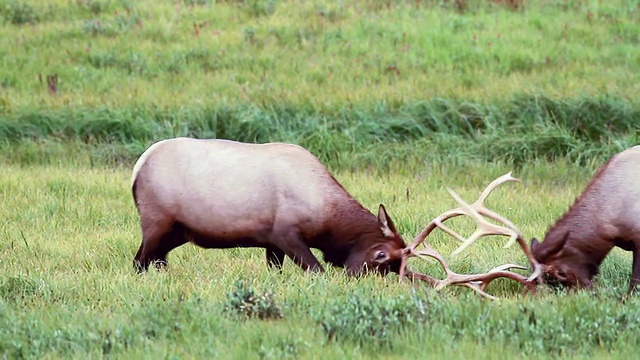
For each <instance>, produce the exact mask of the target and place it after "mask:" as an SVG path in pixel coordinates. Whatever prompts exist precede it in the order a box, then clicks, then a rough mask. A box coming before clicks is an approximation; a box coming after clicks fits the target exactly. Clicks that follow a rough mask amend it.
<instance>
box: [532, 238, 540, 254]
mask: <svg viewBox="0 0 640 360" xmlns="http://www.w3.org/2000/svg"><path fill="white" fill-rule="evenodd" d="M538 246H540V242H539V241H538V239H537V238H535V237H532V238H531V245H530V248H531V251H532V252H535V251H536V249H537V248H538Z"/></svg>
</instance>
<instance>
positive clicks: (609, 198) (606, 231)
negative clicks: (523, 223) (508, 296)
mask: <svg viewBox="0 0 640 360" xmlns="http://www.w3.org/2000/svg"><path fill="white" fill-rule="evenodd" d="M615 246H617V247H619V248H622V249H624V250H627V251H632V252H633V268H632V272H631V281H630V284H629V290H632V289H633V288H634V287H635V286H636V285H638V284H639V283H640V146H635V147H632V148H630V149H627V150H625V151H623V152H621V153H618V154H616V155H614V156H613V157H612V158H611V159H609V161H608V162H607V163H606V164H605V165H604V166H602V167H601V168H600V169H599V170H598V171H597V172H596V174H595V175H594V176H593V178H592V179H591V180H590V181H589V183H588V184H587V186H586V188H585V189H584V191H583V192H582V194H581V195H580V196H578V197H577V198H576V200H575V202H574V203H573V205H572V206H571V207H570V208H569V210H568V211H567V212H566V213H565V214H564V215H563V216H562V217H560V218H559V219H558V220H557V221H556V223H555V224H554V225H553V226H551V227H550V228H549V230H548V231H547V233H546V235H545V237H544V241H543V242H538V240H537V239H536V238H533V239H531V251H532V253H533V255H534V257H535V258H536V260H537V261H538V262H540V263H541V264H542V266H543V272H544V275H545V278H546V280H547V281H548V282H550V283H557V284H560V285H564V286H569V287H587V288H588V287H590V286H591V282H592V279H593V278H594V276H595V275H597V273H598V269H599V267H600V264H601V263H602V261H603V260H604V258H605V257H606V256H607V254H608V253H609V252H610V251H611V250H612V249H613V248H614V247H615Z"/></svg>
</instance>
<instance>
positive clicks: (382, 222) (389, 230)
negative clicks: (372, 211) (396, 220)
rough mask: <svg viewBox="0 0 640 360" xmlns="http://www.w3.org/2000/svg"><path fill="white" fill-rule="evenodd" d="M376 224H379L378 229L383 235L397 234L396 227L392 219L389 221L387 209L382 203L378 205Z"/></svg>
mask: <svg viewBox="0 0 640 360" xmlns="http://www.w3.org/2000/svg"><path fill="white" fill-rule="evenodd" d="M378 225H379V226H380V230H382V234H383V235H384V236H386V237H394V236H397V235H398V232H397V231H396V227H395V226H394V225H393V221H391V218H390V217H389V214H387V210H386V209H385V208H384V205H382V204H380V206H379V207H378Z"/></svg>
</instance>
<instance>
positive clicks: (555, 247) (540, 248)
mask: <svg viewBox="0 0 640 360" xmlns="http://www.w3.org/2000/svg"><path fill="white" fill-rule="evenodd" d="M570 234H571V231H567V232H566V233H564V235H563V236H562V238H561V239H558V240H556V241H553V240H555V239H548V240H545V241H544V242H542V244H541V243H539V242H538V240H537V239H535V238H533V239H531V252H533V254H534V256H535V257H536V259H537V260H538V261H543V260H544V259H545V258H547V257H548V256H549V255H551V254H555V253H557V252H558V251H560V250H562V248H564V244H566V242H567V240H568V239H569V235H570ZM534 240H535V241H534ZM545 244H546V245H547V246H546V247H545ZM534 248H535V249H534ZM536 255H537V256H536Z"/></svg>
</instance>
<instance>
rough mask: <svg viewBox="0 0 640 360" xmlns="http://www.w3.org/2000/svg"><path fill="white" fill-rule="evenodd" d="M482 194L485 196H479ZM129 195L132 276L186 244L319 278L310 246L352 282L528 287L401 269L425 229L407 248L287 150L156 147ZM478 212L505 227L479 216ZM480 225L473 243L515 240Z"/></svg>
mask: <svg viewBox="0 0 640 360" xmlns="http://www.w3.org/2000/svg"><path fill="white" fill-rule="evenodd" d="M503 181H507V180H503ZM491 186H497V184H494V183H492V185H491ZM490 191H491V190H485V193H483V196H482V199H484V198H485V197H486V196H487V195H488V192H490ZM132 192H133V197H134V201H135V204H136V207H137V209H138V213H139V215H140V223H141V228H142V243H141V244H140V248H139V249H138V252H137V254H136V256H135V258H134V261H133V264H134V267H135V268H136V269H138V270H139V271H143V270H146V269H147V268H148V266H149V265H150V264H152V263H156V265H157V266H164V265H166V262H167V260H166V258H167V254H168V253H169V252H170V251H171V250H173V249H174V248H176V247H178V246H181V245H183V244H185V243H187V242H192V243H195V244H196V245H199V246H200V247H203V248H232V247H261V248H265V249H266V259H267V263H268V264H269V266H271V267H274V266H275V267H278V268H279V267H281V266H282V263H283V261H284V257H285V255H287V256H288V257H289V258H291V259H292V260H293V261H294V262H295V263H296V264H298V265H299V266H300V267H301V268H303V269H305V270H309V271H323V267H322V265H321V264H320V263H319V262H318V260H317V259H316V257H315V256H314V255H313V253H312V252H311V250H310V248H316V249H319V250H320V251H321V252H322V253H323V255H324V260H325V261H326V262H328V263H330V264H332V265H334V266H337V267H345V268H346V270H347V273H348V274H351V275H355V274H360V273H362V272H365V271H368V270H375V271H377V272H378V273H380V274H383V275H385V274H387V273H389V272H395V273H398V274H399V276H400V277H401V278H403V277H404V276H407V277H409V278H411V279H417V280H422V281H425V282H427V283H428V284H431V285H435V286H436V287H438V288H441V287H442V286H446V285H449V284H458V285H466V286H469V287H471V288H474V289H475V290H477V291H479V292H480V293H481V294H483V295H485V296H489V297H491V296H490V295H488V294H486V293H484V291H483V290H482V289H484V286H486V285H487V284H488V283H489V282H490V281H492V280H493V279H496V278H499V277H507V278H511V279H514V280H517V281H519V282H521V283H523V284H525V285H528V284H529V280H528V279H526V278H524V277H523V276H522V275H519V274H516V273H511V272H508V271H506V269H507V268H509V267H515V266H514V265H506V266H502V267H499V268H496V269H494V271H492V272H490V273H488V274H480V275H468V276H464V275H459V276H454V275H451V274H452V273H451V272H450V271H448V270H447V271H448V274H450V275H451V276H449V277H448V279H447V281H446V282H444V283H442V282H438V281H436V280H434V279H433V278H431V277H430V276H428V275H423V274H420V273H415V272H411V271H408V270H406V259H407V258H408V257H411V256H423V254H422V253H420V252H417V251H415V246H417V245H418V244H420V243H422V242H423V241H424V239H425V238H426V236H427V235H428V232H429V231H430V230H429V231H427V233H426V234H425V232H423V233H421V234H420V235H419V236H418V238H417V240H416V241H415V242H414V244H413V245H412V246H410V247H406V246H405V242H404V240H403V239H402V237H401V236H400V235H399V234H398V232H397V231H396V228H395V226H394V224H393V222H392V220H391V218H390V217H389V215H388V214H387V212H386V210H385V208H384V206H383V205H380V206H379V208H378V216H375V215H373V214H372V213H371V212H369V211H368V210H366V209H365V208H364V207H363V206H362V205H361V204H360V203H358V201H356V200H355V199H354V198H353V197H352V196H351V195H349V193H347V191H346V190H345V189H344V188H343V187H342V185H340V184H339V183H338V182H337V181H336V179H335V178H334V177H333V176H332V175H331V174H330V173H329V172H328V171H327V169H326V168H325V167H324V165H322V164H321V163H320V161H319V160H318V159H317V158H316V157H315V156H314V155H313V154H311V153H310V152H308V151H307V150H305V149H303V148H302V147H300V146H297V145H293V144H284V143H269V144H246V143H239V142H234V141H229V140H198V139H190V138H175V139H169V140H163V141H160V142H157V143H155V144H153V145H152V146H150V147H149V148H148V149H147V150H146V151H145V152H144V153H143V154H142V155H141V156H140V158H139V159H138V161H137V162H136V164H135V166H134V169H133V175H132ZM459 201H461V200H460V199H459ZM475 211H476V209H475V208H468V206H466V207H464V210H461V211H458V212H457V213H455V214H454V215H449V217H452V216H458V215H462V214H468V215H470V216H472V217H474V218H476V219H477V221H481V220H478V219H479V217H480V216H479V215H478V214H477V213H476V212H475ZM477 211H480V212H481V213H482V214H483V215H485V216H487V214H488V215H489V216H491V215H495V216H496V217H494V218H495V219H497V220H498V221H506V222H507V224H508V226H512V225H509V224H510V223H509V222H508V220H506V219H503V218H501V217H499V215H497V214H495V213H493V212H491V211H490V210H488V209H485V208H482V209H480V208H478V209H477ZM443 221H444V220H443ZM485 223H486V221H485ZM487 224H488V223H487ZM489 225H490V224H488V225H486V224H482V226H483V228H482V229H483V231H484V232H483V233H482V234H480V235H479V236H484V235H490V234H493V233H496V231H497V233H499V234H509V235H511V234H513V233H514V231H513V230H512V229H506V228H503V227H493V228H492V227H490V226H489ZM430 226H431V225H430ZM427 229H429V227H427ZM431 229H432V228H431ZM496 229H497V230H496ZM425 231H426V230H425ZM518 240H519V241H520V240H521V237H518ZM525 248H526V250H528V248H527V247H525ZM424 255H427V256H431V255H432V254H424ZM441 262H442V261H441ZM442 263H443V266H445V267H446V264H445V263H444V262H442Z"/></svg>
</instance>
